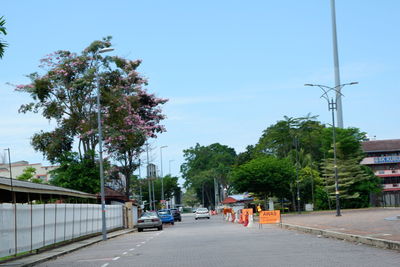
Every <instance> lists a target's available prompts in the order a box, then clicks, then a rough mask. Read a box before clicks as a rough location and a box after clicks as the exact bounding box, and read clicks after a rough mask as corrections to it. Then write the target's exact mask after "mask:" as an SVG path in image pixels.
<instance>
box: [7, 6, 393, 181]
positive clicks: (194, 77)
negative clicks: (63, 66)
mask: <svg viewBox="0 0 400 267" xmlns="http://www.w3.org/2000/svg"><path fill="white" fill-rule="evenodd" d="M399 11H400V1H397V0H385V1H382V0H368V1H365V0H352V1H345V0H336V20H337V34H338V48H339V64H340V76H341V82H342V83H347V82H353V81H356V82H359V84H358V85H353V86H348V87H345V88H344V89H343V91H342V93H343V94H344V98H343V99H342V102H343V121H344V126H345V127H357V128H360V129H361V131H364V132H366V133H367V134H368V135H369V136H371V137H374V136H376V139H396V138H400V134H399V133H400V124H399V117H398V111H396V110H398V102H399V99H400V91H399V90H398V89H399V83H400V75H399V70H400V53H399V51H400V50H399V47H400V45H399V43H400V35H399V34H398V31H399V29H400V18H399V16H398V14H399ZM0 16H4V18H5V20H6V25H5V26H6V28H7V32H8V34H7V35H6V36H1V38H3V39H4V40H5V41H6V42H7V43H8V45H9V47H7V49H6V51H5V55H4V57H3V59H1V60H0V101H1V105H0V114H1V127H0V149H1V150H0V154H1V153H2V151H4V149H5V148H10V151H11V161H13V162H14V161H19V160H27V161H29V162H30V163H43V164H49V163H48V162H47V161H46V160H45V159H44V158H43V156H42V154H41V153H39V152H35V151H34V150H33V148H32V147H31V145H30V138H31V137H32V135H33V134H34V133H36V132H38V131H40V130H45V131H46V130H51V129H53V127H54V123H52V122H49V121H47V120H45V119H44V118H42V117H41V115H40V114H19V113H18V108H19V107H20V105H22V104H25V103H28V102H29V101H30V97H29V95H26V94H23V93H18V92H15V91H14V88H13V86H10V85H9V84H23V83H27V82H28V81H29V80H28V79H27V78H26V77H25V75H27V74H30V73H32V72H36V71H38V72H40V69H39V67H38V65H39V60H40V59H41V58H42V57H44V56H45V55H46V54H49V53H51V52H54V51H57V50H70V51H73V52H77V53H79V52H80V51H82V50H83V49H84V48H85V47H87V46H88V45H89V44H90V43H91V42H92V41H94V40H99V39H101V38H102V37H105V36H108V35H111V36H113V47H114V48H115V50H114V51H113V52H112V53H111V54H114V55H119V56H123V57H126V58H129V59H132V60H133V59H141V60H143V63H142V65H141V67H140V69H139V72H140V73H141V74H143V75H144V76H145V77H147V78H148V80H149V85H148V87H147V89H148V91H149V92H151V93H155V94H156V96H158V97H162V98H168V99H169V101H168V103H167V104H165V105H164V107H163V110H164V113H165V114H166V116H167V119H166V120H165V121H163V124H164V125H165V127H166V128H167V132H166V133H163V134H161V135H160V136H159V137H158V138H157V139H154V140H151V141H150V143H151V146H152V148H153V150H152V151H151V161H152V162H154V163H155V164H157V165H160V147H161V146H168V147H166V148H163V150H162V153H163V174H164V175H165V174H168V173H171V174H172V175H175V176H180V172H179V168H180V165H181V164H182V163H183V160H184V159H183V152H182V151H183V150H184V149H188V148H190V147H193V146H195V145H196V143H199V144H200V145H204V146H206V145H210V144H212V143H216V142H219V143H221V144H223V145H227V146H229V147H233V148H234V149H235V150H236V152H237V153H240V152H243V151H244V150H245V148H246V146H248V145H252V144H256V143H257V142H258V139H259V138H260V136H261V134H262V131H263V130H265V129H266V128H267V127H268V126H270V125H271V124H274V123H276V122H277V121H278V120H281V119H283V116H288V117H300V116H304V115H307V114H308V113H311V114H312V115H318V116H319V117H318V119H319V120H320V121H322V122H323V123H330V122H331V113H330V112H329V111H328V105H327V102H326V101H325V100H324V99H322V98H320V96H321V94H322V92H321V91H320V89H319V88H317V87H304V84H305V83H314V84H323V85H327V86H334V85H335V84H334V83H335V81H334V69H333V50H332V31H331V29H332V24H331V10H330V0H303V1H299V0H279V1H271V0H269V1H265V0H260V1H235V0H230V1H228V0H220V1H215V0H214V1H209V0H203V1H183V0H182V1H175V0H170V1H163V0H158V1H157V0H154V1H133V0H130V1H129V0H126V1H122V0H114V1H102V0H85V1H81V0H68V1H67V0H59V1H54V0H48V1H45V0H35V1H29V0H2V1H1V10H0ZM143 173H144V170H142V176H143Z"/></svg>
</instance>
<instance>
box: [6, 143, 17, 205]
mask: <svg viewBox="0 0 400 267" xmlns="http://www.w3.org/2000/svg"><path fill="white" fill-rule="evenodd" d="M4 150H7V151H8V167H9V168H10V187H11V199H12V202H13V203H14V204H15V197H14V196H15V195H14V185H13V180H12V171H11V156H10V149H9V148H6V149H4Z"/></svg>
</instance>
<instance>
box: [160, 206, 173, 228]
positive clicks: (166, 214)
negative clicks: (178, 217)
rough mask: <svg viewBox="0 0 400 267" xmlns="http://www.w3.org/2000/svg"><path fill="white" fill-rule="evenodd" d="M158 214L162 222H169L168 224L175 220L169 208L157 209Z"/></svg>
mask: <svg viewBox="0 0 400 267" xmlns="http://www.w3.org/2000/svg"><path fill="white" fill-rule="evenodd" d="M158 215H159V216H160V218H161V221H162V222H163V223H170V224H172V225H173V224H174V222H175V220H174V216H172V213H171V210H170V209H162V210H159V211H158Z"/></svg>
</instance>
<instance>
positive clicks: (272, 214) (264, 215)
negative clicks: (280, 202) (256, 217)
mask: <svg viewBox="0 0 400 267" xmlns="http://www.w3.org/2000/svg"><path fill="white" fill-rule="evenodd" d="M280 221H281V211H280V210H266V211H261V212H260V221H259V223H260V224H268V223H279V222H280Z"/></svg>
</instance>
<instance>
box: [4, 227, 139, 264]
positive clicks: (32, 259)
mask: <svg viewBox="0 0 400 267" xmlns="http://www.w3.org/2000/svg"><path fill="white" fill-rule="evenodd" d="M132 232H137V229H136V228H135V229H128V230H121V231H115V232H110V233H108V234H107V240H108V239H112V238H114V237H118V236H121V235H125V234H129V233H132ZM101 241H103V240H102V236H101V235H100V236H95V237H91V238H89V239H85V240H81V241H78V242H74V243H71V244H68V245H65V246H62V247H58V248H55V249H52V250H48V251H44V252H42V253H39V254H33V255H29V256H26V257H23V258H20V259H16V260H11V261H8V262H5V263H1V264H0V267H5V266H13V267H28V266H34V265H36V264H39V263H42V262H45V261H48V260H51V259H54V258H57V257H59V256H62V255H65V254H68V253H71V252H74V251H76V250H79V249H81V248H84V247H88V246H90V245H93V244H96V243H99V242H101Z"/></svg>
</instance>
